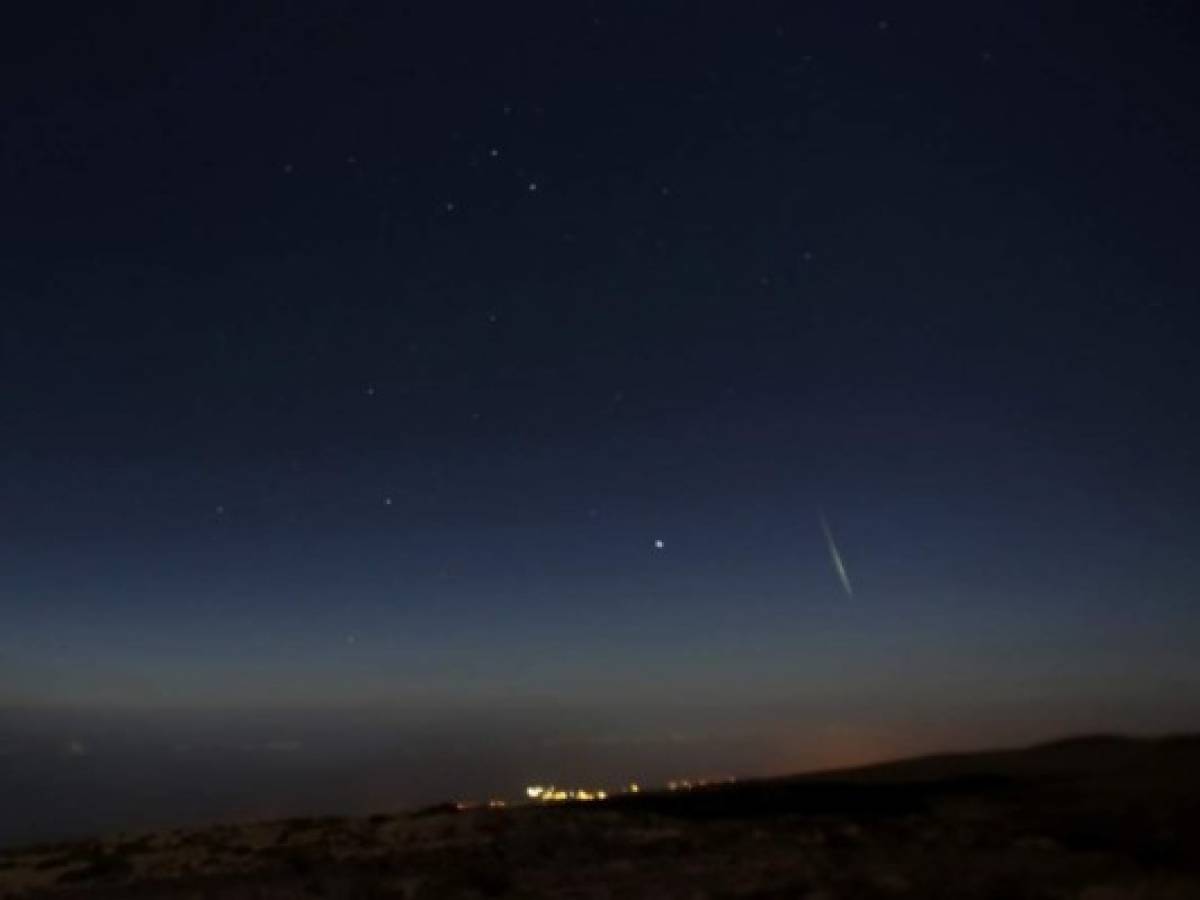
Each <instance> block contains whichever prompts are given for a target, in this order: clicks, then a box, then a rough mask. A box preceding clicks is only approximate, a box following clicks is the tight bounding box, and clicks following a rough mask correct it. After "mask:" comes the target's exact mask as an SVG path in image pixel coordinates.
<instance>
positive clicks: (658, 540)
mask: <svg viewBox="0 0 1200 900" xmlns="http://www.w3.org/2000/svg"><path fill="white" fill-rule="evenodd" d="M666 546H667V545H666V543H665V542H664V541H663V540H662V539H661V538H655V540H654V549H655V550H662V549H663V548H664V547H666Z"/></svg>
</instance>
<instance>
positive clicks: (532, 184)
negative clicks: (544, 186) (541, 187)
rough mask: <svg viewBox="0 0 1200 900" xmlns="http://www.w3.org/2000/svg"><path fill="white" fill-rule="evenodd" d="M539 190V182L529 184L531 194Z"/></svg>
mask: <svg viewBox="0 0 1200 900" xmlns="http://www.w3.org/2000/svg"><path fill="white" fill-rule="evenodd" d="M537 189H538V186H537V182H536V181H531V182H529V192H530V193H531V194H532V193H535V192H536V191H537Z"/></svg>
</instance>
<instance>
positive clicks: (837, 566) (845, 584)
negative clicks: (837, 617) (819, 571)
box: [821, 513, 854, 600]
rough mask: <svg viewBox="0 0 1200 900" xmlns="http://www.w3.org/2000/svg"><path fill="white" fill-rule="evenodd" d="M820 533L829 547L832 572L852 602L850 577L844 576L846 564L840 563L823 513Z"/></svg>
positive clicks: (852, 593)
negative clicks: (823, 533)
mask: <svg viewBox="0 0 1200 900" xmlns="http://www.w3.org/2000/svg"><path fill="white" fill-rule="evenodd" d="M821 531H823V532H825V544H826V546H828V547H829V559H830V560H831V561H832V562H833V568H834V571H836V572H837V575H838V578H839V579H840V580H841V582H842V590H844V591H845V592H846V596H847V597H849V598H850V599H851V600H853V599H854V588H852V587H851V586H850V576H849V575H848V574H846V564H845V563H843V562H842V554H840V553H838V548H837V544H836V543H835V542H834V540H833V532H832V531H830V530H829V523H828V522H827V521H825V514H824V513H821Z"/></svg>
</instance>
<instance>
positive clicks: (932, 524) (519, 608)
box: [0, 2, 1200, 771]
mask: <svg viewBox="0 0 1200 900" xmlns="http://www.w3.org/2000/svg"><path fill="white" fill-rule="evenodd" d="M1189 7H1190V4H1188V3H1184V2H1179V3H1137V4H1135V3H1113V4H1096V3H1086V4H1085V3H1078V4H1067V3H969V4H961V3H945V4H929V3H925V4H913V3H886V2H885V3H870V4H857V3H850V4H833V3H821V4H800V3H794V2H778V3H767V2H763V3H741V4H734V3H694V2H674V3H629V4H616V3H599V2H592V3H584V2H579V3H575V2H569V3H556V4H549V3H547V4H483V3H464V4H453V3H445V4H442V3H437V4H435V3H423V4H401V3H378V4H375V3H367V4H357V5H345V4H318V3H308V2H294V3H279V4H274V3H261V4H231V5H230V4H201V5H199V6H198V7H191V8H189V7H187V6H186V5H184V4H175V3H146V4H118V5H116V6H114V7H112V8H109V9H101V8H100V7H99V6H96V5H93V4H80V5H70V4H53V3H51V4H42V5H37V6H36V10H35V9H34V7H33V6H28V7H27V8H26V9H24V10H22V11H21V12H20V13H19V14H18V17H17V18H16V19H12V18H10V19H9V21H8V22H7V23H6V25H5V27H4V28H3V29H2V37H0V60H3V62H2V63H0V65H2V67H3V72H4V77H3V78H2V79H0V110H2V111H3V113H2V116H0V228H2V233H0V307H2V309H3V317H2V321H0V371H2V374H3V379H2V385H0V705H3V706H6V707H9V708H11V709H12V710H24V711H25V713H26V714H32V713H34V712H38V713H39V714H40V713H43V712H45V713H47V714H48V713H49V712H50V711H54V710H59V711H62V710H68V709H69V710H73V711H75V712H77V713H78V712H86V713H88V714H91V715H98V716H102V715H104V714H106V713H105V711H111V712H112V715H118V713H119V712H120V711H123V712H120V714H129V712H130V710H142V711H146V710H155V709H163V710H166V709H169V710H173V711H175V713H179V711H187V710H194V711H196V712H197V714H198V715H199V713H200V711H201V710H205V711H208V712H209V713H211V712H212V711H221V710H226V711H236V710H276V711H279V710H286V711H291V713H289V714H292V713H295V711H297V710H300V711H303V710H311V711H313V712H312V715H313V716H318V715H319V716H326V717H328V716H334V718H336V716H337V714H338V713H339V711H341V712H343V713H345V714H346V715H350V712H351V711H356V712H355V713H354V714H355V715H358V714H360V713H362V711H363V710H371V709H376V710H387V711H388V713H387V714H388V715H389V716H397V717H398V718H399V719H403V717H404V711H405V710H410V709H411V710H418V709H419V710H422V711H423V712H422V713H421V715H428V714H430V711H431V710H434V711H436V710H441V711H447V710H453V711H456V712H455V715H457V716H461V717H463V718H462V721H468V720H471V716H473V715H474V716H476V717H477V718H478V717H483V716H489V717H490V716H500V717H501V718H503V716H504V715H505V712H504V711H505V710H508V711H511V714H512V716H514V717H518V718H519V717H522V716H526V715H528V714H529V711H530V710H546V711H557V712H556V713H553V715H560V716H561V717H562V720H563V721H566V720H567V719H570V718H571V717H572V716H576V717H577V729H578V733H579V735H581V736H582V737H580V740H587V739H592V738H594V739H595V740H597V741H611V742H612V743H613V744H617V743H619V742H621V741H626V740H628V741H635V742H636V741H655V740H660V739H661V740H664V741H667V742H668V743H671V742H674V743H675V744H683V743H686V741H687V739H688V736H689V735H693V734H700V733H703V734H709V733H710V732H711V728H715V727H717V726H715V725H713V723H715V722H721V723H726V724H725V725H722V726H721V727H722V728H726V727H727V728H728V729H734V730H736V731H737V734H739V735H743V736H745V735H750V737H748V738H746V740H748V741H750V743H751V744H753V745H754V746H755V747H756V748H757V749H756V750H754V751H753V752H752V753H748V754H747V755H744V757H739V759H740V760H741V761H742V762H743V764H745V765H752V766H757V767H759V768H761V769H762V770H764V771H765V770H787V769H788V768H789V767H790V768H802V767H803V766H804V765H806V764H811V763H816V762H821V763H836V762H838V761H843V760H844V761H854V760H857V759H859V758H866V757H871V756H875V755H887V754H888V753H891V752H900V751H904V750H909V749H921V748H926V749H927V748H929V747H930V746H932V745H935V744H936V745H938V746H942V745H946V744H954V743H957V744H962V745H968V744H986V743H997V742H1004V741H1005V740H1006V739H1007V740H1011V739H1021V738H1026V737H1028V738H1037V737H1053V736H1057V735H1058V734H1060V733H1064V732H1069V731H1072V730H1077V729H1111V730H1138V729H1145V730H1160V731H1161V730H1180V729H1184V728H1194V727H1197V726H1200V711H1198V710H1200V663H1197V650H1198V648H1200V612H1198V610H1197V600H1198V595H1197V590H1198V588H1200V543H1198V539H1200V457H1198V454H1197V450H1198V449H1200V422H1198V420H1197V415H1196V410H1197V403H1196V399H1195V398H1196V395H1197V394H1200V377H1198V376H1200V362H1198V361H1197V358H1196V334H1197V329H1196V326H1197V324H1200V316H1198V314H1197V311H1196V303H1197V302H1198V300H1200V297H1198V296H1197V294H1198V292H1197V274H1196V263H1195V255H1194V254H1195V248H1196V240H1197V236H1198V235H1200V223H1198V221H1197V220H1198V218H1200V214H1198V212H1197V210H1200V172H1198V171H1197V168H1198V164H1197V159H1200V147H1198V139H1200V119H1198V116H1197V112H1196V110H1197V109H1198V108H1200V65H1198V64H1197V62H1196V50H1197V48H1198V47H1200V29H1198V28H1197V25H1196V21H1195V20H1194V19H1193V18H1191V12H1192V10H1190V9H1189ZM823 520H824V522H825V523H827V525H828V536H829V538H831V539H832V544H831V542H830V540H827V536H826V532H825V529H824V528H823ZM834 548H836V551H837V554H838V556H839V557H840V559H841V561H842V563H843V564H844V567H845V571H846V575H847V578H848V580H847V583H846V584H845V585H844V584H843V583H842V580H841V579H840V577H839V573H838V571H837V567H836V566H835V563H834V559H833V557H832V554H831V550H832V549H834ZM847 586H848V587H849V588H850V589H849V590H847ZM317 711H320V712H319V713H318V712H317ZM737 711H741V712H737ZM13 714H14V715H15V713H13ZM64 714H65V713H64ZM206 714H207V713H206ZM414 715H415V713H414ZM547 715H548V716H551V715H552V713H551V712H547ZM738 716H741V718H738ZM589 717H590V718H589ZM601 717H602V718H603V722H604V728H605V729H608V730H605V731H604V732H603V734H601V733H600V732H599V731H598V729H599V728H600V726H599V725H596V724H595V723H596V722H598V721H600V718H601ZM535 718H536V717H535ZM330 721H332V720H330ZM478 721H480V722H483V719H482V718H478ZM488 721H489V722H491V721H492V720H491V719H488ZM522 721H525V720H524V719H522ZM731 722H733V723H734V724H729V723H731ZM589 723H592V724H591V725H589ZM710 726H711V727H710ZM481 727H483V726H482V725H481ZM488 727H489V728H490V727H491V726H488ZM496 727H497V728H501V727H502V726H499V725H497V726H496ZM522 727H525V726H522ZM705 728H710V731H705V730H704V729H705ZM738 729H740V730H738ZM50 731H51V732H52V731H53V729H50ZM668 731H669V734H668ZM47 733H50V732H47ZM729 733H733V732H729ZM54 734H56V735H57V736H56V737H55V738H54V740H55V741H60V743H59V744H57V745H56V746H59V747H60V749H63V748H65V749H63V756H64V758H66V757H79V756H83V755H84V754H85V753H86V752H88V747H87V746H84V745H82V744H80V745H79V746H76V743H79V741H78V739H77V738H75V737H72V735H71V734H68V733H66V732H62V733H61V734H60V733H58V732H54ZM2 735H3V732H0V736H2ZM664 735H666V736H664ZM756 735H757V736H758V737H755V736H756ZM783 735H786V738H785V737H783ZM839 736H840V737H839ZM275 737H276V738H278V740H279V741H282V740H283V738H282V737H279V736H278V735H276V736H275ZM14 740H15V739H14ZM289 740H291V739H290V738H289ZM754 741H758V743H757V744H754ZM820 741H824V743H823V744H822V746H823V747H824V748H825V750H823V751H822V752H821V753H815V755H814V752H815V751H813V747H814V746H816V743H817V742H820ZM11 743H12V742H11V741H10V744H11ZM18 745H19V746H23V745H21V744H20V741H17V742H16V744H15V745H13V746H18ZM280 746H282V744H280ZM288 746H289V747H290V748H291V749H295V746H294V745H292V744H289V745H288ZM3 750H4V746H3V742H0V752H2V751H3ZM663 753H664V754H665V753H666V751H663ZM9 755H10V756H15V755H17V751H16V750H13V751H11V752H10V754H9ZM702 755H703V754H702V753H701V756H702ZM698 758H699V757H698ZM659 761H660V763H661V762H662V760H661V759H660V760H659Z"/></svg>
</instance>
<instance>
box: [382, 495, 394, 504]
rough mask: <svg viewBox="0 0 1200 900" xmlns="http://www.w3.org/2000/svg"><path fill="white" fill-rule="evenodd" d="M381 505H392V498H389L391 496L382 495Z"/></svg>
mask: <svg viewBox="0 0 1200 900" xmlns="http://www.w3.org/2000/svg"><path fill="white" fill-rule="evenodd" d="M383 505H384V506H391V505H392V498H391V497H384V498H383Z"/></svg>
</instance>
